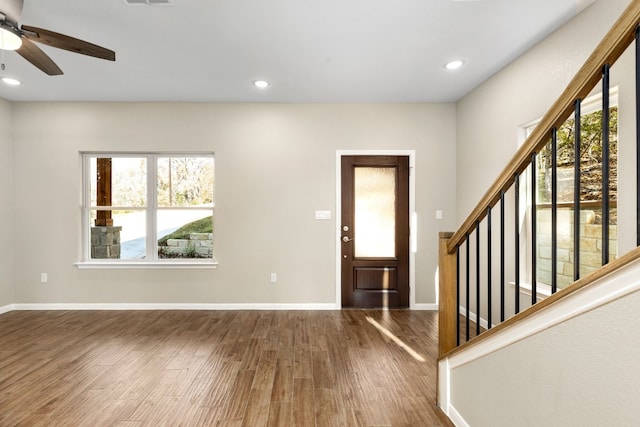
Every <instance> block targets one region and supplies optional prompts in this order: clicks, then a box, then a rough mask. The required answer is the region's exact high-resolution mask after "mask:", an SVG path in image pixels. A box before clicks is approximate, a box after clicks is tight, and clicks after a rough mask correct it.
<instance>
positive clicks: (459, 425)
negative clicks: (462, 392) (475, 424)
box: [447, 405, 469, 427]
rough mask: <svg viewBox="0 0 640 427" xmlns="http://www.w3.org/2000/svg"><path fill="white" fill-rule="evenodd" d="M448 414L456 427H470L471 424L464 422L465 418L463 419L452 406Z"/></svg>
mask: <svg viewBox="0 0 640 427" xmlns="http://www.w3.org/2000/svg"><path fill="white" fill-rule="evenodd" d="M447 414H448V415H449V419H451V421H452V422H453V424H454V425H455V426H456V427H469V424H468V423H467V422H466V421H465V420H464V418H462V415H460V413H459V412H458V411H456V408H454V407H453V406H452V405H449V411H448V412H447Z"/></svg>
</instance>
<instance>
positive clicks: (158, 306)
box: [7, 303, 340, 311]
mask: <svg viewBox="0 0 640 427" xmlns="http://www.w3.org/2000/svg"><path fill="white" fill-rule="evenodd" d="M7 307H9V306H7ZM339 309H340V307H338V306H336V304H332V303H328V304H321V303H318V304H189V303H185V304H180V303H151V304H147V303H95V304H94V303H89V304H66V303H59V304H40V303H36V304H12V306H11V308H10V309H9V310H7V311H11V310H339Z"/></svg>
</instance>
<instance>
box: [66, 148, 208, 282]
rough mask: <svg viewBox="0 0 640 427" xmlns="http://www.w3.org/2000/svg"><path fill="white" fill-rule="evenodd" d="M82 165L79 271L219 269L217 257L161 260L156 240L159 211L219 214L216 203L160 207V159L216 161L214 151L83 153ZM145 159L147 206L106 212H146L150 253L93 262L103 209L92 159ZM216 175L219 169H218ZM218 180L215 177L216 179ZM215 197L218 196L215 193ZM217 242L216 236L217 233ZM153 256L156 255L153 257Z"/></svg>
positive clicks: (113, 208) (126, 207)
mask: <svg viewBox="0 0 640 427" xmlns="http://www.w3.org/2000/svg"><path fill="white" fill-rule="evenodd" d="M80 155H81V162H82V206H81V216H82V221H81V222H82V249H81V254H82V255H81V257H82V260H81V261H78V262H76V263H75V265H76V266H77V267H78V268H81V269H82V268H156V267H164V268H166V267H170V268H216V266H217V265H218V262H217V261H216V259H215V254H214V255H213V257H212V258H193V259H176V258H167V259H160V258H158V257H157V251H158V244H157V240H156V239H155V238H154V237H153V236H156V233H157V231H156V229H157V212H158V211H161V210H209V209H210V210H211V214H212V216H213V215H214V213H215V200H214V203H213V204H212V205H211V207H209V206H207V207H202V206H198V207H192V206H184V207H162V208H159V207H158V206H157V167H158V163H157V160H158V159H160V158H172V157H174V158H176V157H208V158H212V159H214V162H215V156H214V153H212V152H206V153H203V152H198V153H193V152H167V153H164V152H81V153H80ZM98 157H104V158H132V157H139V158H145V159H146V161H147V177H146V178H147V200H146V206H144V207H140V206H109V207H108V209H107V208H105V210H137V211H145V212H146V221H145V228H146V230H145V236H146V237H147V238H146V239H145V241H146V254H147V257H145V259H123V260H120V259H93V258H91V211H92V210H100V207H98V206H91V177H90V163H89V162H90V160H91V159H93V158H98ZM214 175H215V169H214ZM214 179H215V178H214ZM214 194H215V193H214ZM214 241H215V233H214ZM149 255H152V256H151V257H149Z"/></svg>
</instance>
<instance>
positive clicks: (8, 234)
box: [0, 99, 14, 307]
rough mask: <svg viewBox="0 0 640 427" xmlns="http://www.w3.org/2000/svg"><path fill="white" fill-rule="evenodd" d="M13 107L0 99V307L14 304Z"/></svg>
mask: <svg viewBox="0 0 640 427" xmlns="http://www.w3.org/2000/svg"><path fill="white" fill-rule="evenodd" d="M12 114H13V111H12V105H11V103H9V102H7V101H4V100H3V99H0V129H2V131H1V132H0V236H3V241H4V244H2V245H0V307H3V306H6V305H9V304H11V303H12V302H13V245H12V244H7V242H12V241H13V235H14V234H13V230H14V228H13V216H12V203H11V202H12V197H13V189H12V187H11V182H12V177H11V175H12V173H11V171H12V166H11V158H12V154H11V153H12V136H13V132H12Z"/></svg>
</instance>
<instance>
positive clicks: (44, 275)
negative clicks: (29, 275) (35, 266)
mask: <svg viewBox="0 0 640 427" xmlns="http://www.w3.org/2000/svg"><path fill="white" fill-rule="evenodd" d="M47 280H49V277H48V276H47V273H40V283H47Z"/></svg>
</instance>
